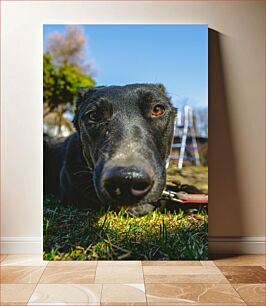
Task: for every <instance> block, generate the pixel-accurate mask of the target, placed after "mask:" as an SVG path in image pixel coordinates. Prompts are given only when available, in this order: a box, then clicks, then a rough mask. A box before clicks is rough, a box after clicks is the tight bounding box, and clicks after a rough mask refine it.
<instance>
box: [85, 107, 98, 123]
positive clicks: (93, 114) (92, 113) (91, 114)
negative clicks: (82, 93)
mask: <svg viewBox="0 0 266 306" xmlns="http://www.w3.org/2000/svg"><path fill="white" fill-rule="evenodd" d="M87 115H88V117H89V119H90V121H93V122H98V121H100V120H101V113H100V112H99V111H97V110H94V111H90V112H88V113H87Z"/></svg>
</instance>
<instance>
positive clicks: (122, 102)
mask: <svg viewBox="0 0 266 306" xmlns="http://www.w3.org/2000/svg"><path fill="white" fill-rule="evenodd" d="M43 148H44V189H43V190H44V192H43V254H44V259H46V260H193V259H195V260H201V259H207V258H208V26H207V25H206V24H195V25H181V24H172V25H170V24H169V25H164V24H160V25H159V24H155V25H133V24H132V25H92V24H83V25H67V24H64V25H55V24H45V25H44V26H43Z"/></svg>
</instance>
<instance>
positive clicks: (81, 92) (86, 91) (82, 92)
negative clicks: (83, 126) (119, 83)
mask: <svg viewBox="0 0 266 306" xmlns="http://www.w3.org/2000/svg"><path fill="white" fill-rule="evenodd" d="M104 87H106V86H95V87H80V88H79V89H78V90H77V93H76V98H75V106H76V110H75V116H74V119H73V121H72V122H73V124H74V126H75V128H76V130H77V131H78V132H79V125H78V113H79V109H80V106H81V105H82V103H83V102H85V101H86V100H87V99H88V98H89V97H90V96H91V94H92V93H94V92H95V91H97V90H99V89H102V88H104Z"/></svg>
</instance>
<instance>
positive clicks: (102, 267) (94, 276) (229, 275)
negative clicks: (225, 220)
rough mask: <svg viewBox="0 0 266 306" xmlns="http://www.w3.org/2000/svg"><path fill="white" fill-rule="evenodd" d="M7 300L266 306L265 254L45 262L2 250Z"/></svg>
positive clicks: (11, 302) (3, 299)
mask: <svg viewBox="0 0 266 306" xmlns="http://www.w3.org/2000/svg"><path fill="white" fill-rule="evenodd" d="M0 259H1V306H3V305H21V306H22V305H23V306H25V305H35V306H37V305H106V306H111V305H113V306H115V305H121V306H122V305H123V306H124V305H125V306H126V305H136V306H137V305H138V306H144V305H147V306H151V305H154V306H163V305H170V306H174V305H179V306H181V305H202V306H203V305H205V306H207V305H220V306H226V305H227V306H229V305H231V306H237V305H242V306H243V305H248V306H251V305H252V306H264V305H266V303H265V258H264V256H262V255H254V256H251V255H245V256H229V257H222V258H219V259H218V258H217V259H214V260H209V261H143V262H141V261H115V262H111V261H98V262H72V261H69V262H45V261H42V258H41V256H38V255H32V256H31V255H7V256H6V255H1V257H0Z"/></svg>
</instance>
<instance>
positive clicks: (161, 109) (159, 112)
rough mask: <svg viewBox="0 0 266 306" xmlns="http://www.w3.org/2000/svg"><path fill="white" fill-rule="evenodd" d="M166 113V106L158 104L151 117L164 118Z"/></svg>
mask: <svg viewBox="0 0 266 306" xmlns="http://www.w3.org/2000/svg"><path fill="white" fill-rule="evenodd" d="M164 112H165V108H164V106H162V105H160V104H157V105H155V106H154V108H153V110H152V113H151V115H152V116H153V117H159V116H162V115H163V114H164Z"/></svg>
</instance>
